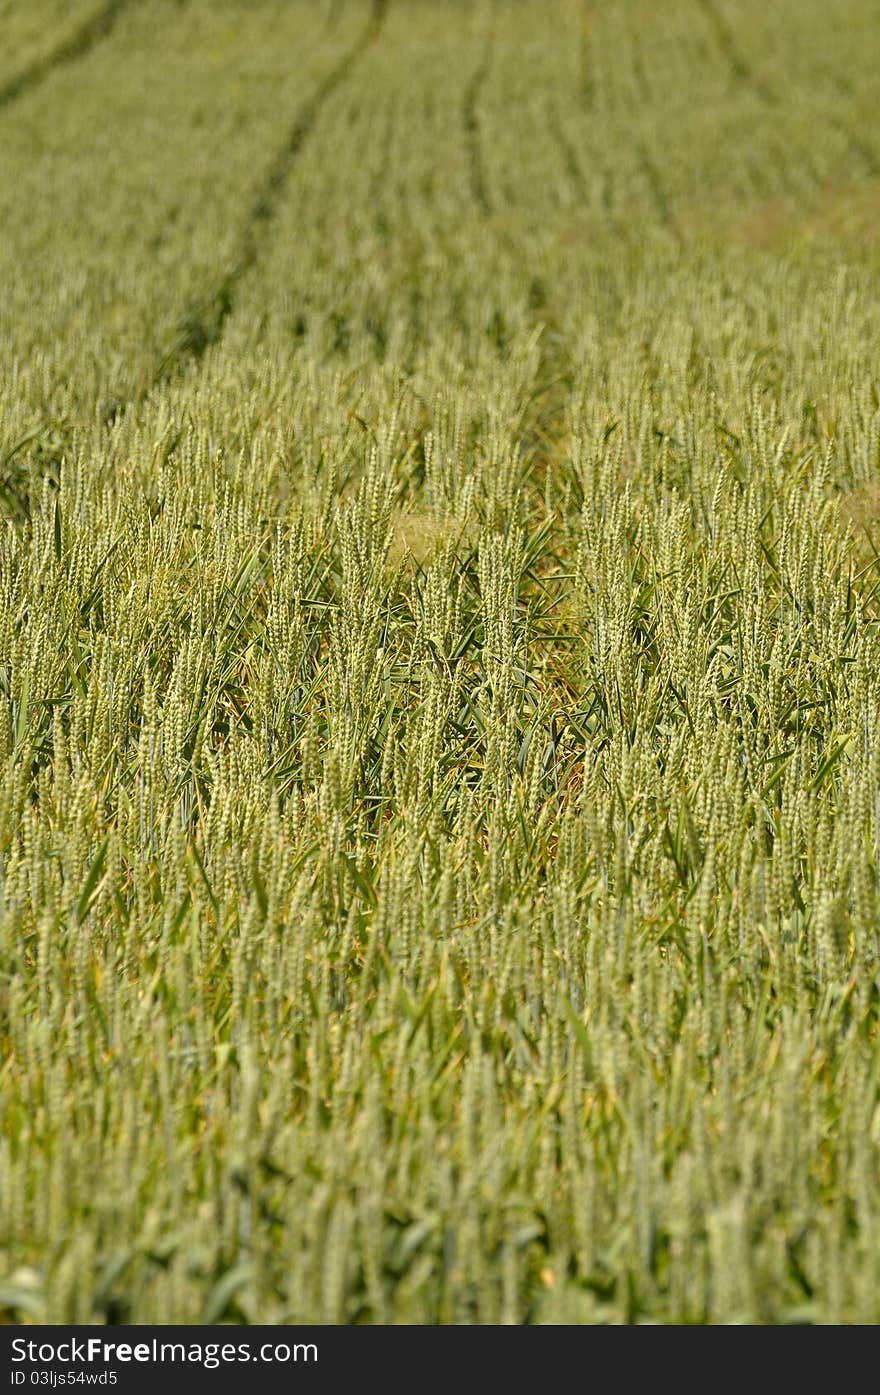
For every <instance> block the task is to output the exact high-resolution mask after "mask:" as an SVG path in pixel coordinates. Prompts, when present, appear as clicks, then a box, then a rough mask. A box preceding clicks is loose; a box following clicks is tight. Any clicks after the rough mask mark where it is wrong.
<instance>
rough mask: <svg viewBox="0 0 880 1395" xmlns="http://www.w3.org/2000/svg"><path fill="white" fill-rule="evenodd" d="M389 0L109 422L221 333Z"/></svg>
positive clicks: (334, 73)
mask: <svg viewBox="0 0 880 1395" xmlns="http://www.w3.org/2000/svg"><path fill="white" fill-rule="evenodd" d="M390 3H391V0H373V5H372V13H371V15H370V19H369V22H368V23H367V25H366V28H365V29H364V31H363V33H362V34H361V36H360V38H359V39H358V40H357V42H356V43H355V44H354V45H353V46H352V47H351V48H350V49H349V50H348V52H347V53H345V54H344V55H343V56H342V58H340V60H339V61H338V62H337V63H336V64H335V66H334V67H333V68H331V70H330V72H329V73H327V75H326V76H325V77H324V78H323V79H322V81H321V82H320V83H319V84H318V86H317V87H316V89H315V91H314V92H313V93H312V95H311V97H309V99H308V100H307V101H306V102H305V104H304V105H303V106H302V107H301V108H300V110H299V113H298V114H297V116H296V117H295V119H294V122H293V124H292V126H291V127H290V129H289V131H288V134H287V137H286V139H285V141H284V143H283V145H281V146H280V147H279V149H278V150H277V152H276V154H275V158H274V159H273V160H272V162H271V164H270V165H269V166H268V169H267V171H266V174H265V177H264V178H263V181H262V183H261V185H260V187H259V189H258V191H257V194H256V196H255V198H254V200H253V203H252V204H251V208H250V211H249V213H248V215H247V217H246V218H245V221H244V228H243V232H242V237H241V241H240V244H239V249H238V253H237V255H236V257H235V258H234V260H233V262H232V263H231V265H230V266H229V267H228V269H227V270H226V272H225V273H224V275H223V276H222V277H221V279H220V280H219V282H218V283H217V285H216V286H215V288H214V290H213V291H212V292H211V293H210V294H209V295H207V296H205V297H203V298H202V299H201V300H199V301H197V302H195V303H194V304H192V305H191V306H190V307H189V309H188V310H187V311H186V313H185V314H184V315H183V316H182V318H181V320H180V321H179V334H178V338H177V340H176V341H175V343H174V344H173V345H172V346H171V348H170V349H169V350H168V352H167V353H166V354H165V355H164V356H163V358H162V359H161V361H160V363H159V366H158V368H157V369H156V371H155V372H154V373H153V375H152V376H151V378H150V380H149V382H147V383H146V385H145V386H144V387H143V388H142V389H141V390H140V391H139V392H137V393H134V394H132V396H131V397H128V398H126V399H124V400H116V401H114V402H111V403H109V404H108V405H107V407H106V408H105V411H104V421H105V424H107V425H109V424H111V423H112V422H113V421H115V420H116V418H117V417H119V416H120V415H121V414H122V413H123V412H124V411H125V409H126V408H127V407H128V406H130V405H132V403H134V402H141V401H143V400H144V399H145V398H146V397H147V396H149V394H150V392H151V391H152V390H153V389H154V388H156V387H158V386H159V385H160V384H161V383H164V382H167V381H168V380H169V379H171V378H172V377H174V375H175V374H176V373H177V372H178V371H179V370H180V369H181V368H183V366H184V365H185V364H187V363H199V362H200V361H201V360H202V359H203V358H204V356H205V354H206V353H207V351H208V349H209V348H210V347H211V345H213V344H216V343H217V342H218V341H219V340H220V339H221V337H222V335H223V332H224V330H225V328H226V322H227V320H228V319H229V316H230V315H231V314H232V311H233V310H234V308H235V301H236V297H237V293H238V287H239V285H240V283H241V281H242V280H243V279H244V277H245V276H246V275H247V273H248V272H249V271H251V270H252V268H253V267H254V265H255V264H256V262H257V260H258V258H259V255H260V249H261V247H262V245H263V243H264V241H265V237H266V234H267V231H268V229H269V227H270V226H271V224H272V222H273V221H274V219H275V217H276V216H277V212H278V206H279V202H280V200H281V198H282V195H283V193H284V190H285V186H286V184H287V181H288V179H289V177H290V174H291V171H292V170H293V167H294V165H295V163H296V160H297V157H298V155H299V153H300V151H301V150H302V148H303V146H304V144H305V142H306V140H307V139H308V137H309V136H310V134H311V132H312V130H313V129H314V127H315V124H316V122H317V120H318V117H319V115H320V113H321V110H322V108H323V107H324V104H325V103H326V101H327V99H328V98H329V97H330V96H331V95H332V94H333V92H335V90H336V89H337V88H338V87H339V86H340V85H341V84H342V83H343V82H344V81H345V79H346V78H347V76H348V74H349V73H350V72H351V70H352V68H353V67H354V66H355V64H356V63H357V62H358V60H359V59H360V58H361V57H362V56H363V54H364V53H365V52H366V51H367V49H368V48H370V46H371V45H372V44H374V43H376V42H377V40H378V39H379V36H380V34H381V32H382V29H383V27H384V24H385V19H386V16H387V13H388V9H389V6H390Z"/></svg>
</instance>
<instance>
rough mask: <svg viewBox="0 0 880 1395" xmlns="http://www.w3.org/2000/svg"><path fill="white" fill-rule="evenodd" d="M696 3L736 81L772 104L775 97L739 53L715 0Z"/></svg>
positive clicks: (698, 0)
mask: <svg viewBox="0 0 880 1395" xmlns="http://www.w3.org/2000/svg"><path fill="white" fill-rule="evenodd" d="M697 4H698V5H699V7H700V9H701V10H702V11H703V14H704V15H705V16H706V19H707V20H708V22H709V24H710V26H711V28H712V29H713V30H714V33H715V38H716V40H717V43H718V47H719V48H720V50H721V52H722V53H723V54H724V57H725V58H726V59H727V64H728V67H729V68H730V71H731V72H732V74H733V76H734V78H735V79H736V81H737V82H740V83H743V84H744V85H745V86H748V87H751V89H752V91H753V92H754V93H756V95H757V96H758V97H760V99H761V101H762V102H766V104H767V105H768V106H774V105H775V103H776V97H775V96H774V94H773V92H771V90H770V88H769V87H768V86H767V84H766V83H765V82H763V81H762V80H761V78H759V77H756V76H755V73H754V71H753V69H752V66H751V64H750V63H749V62H747V60H746V59H745V58H744V57H743V55H742V53H740V51H739V48H738V47H737V44H736V40H735V39H734V36H733V34H732V32H731V30H730V26H729V25H728V23H727V20H726V19H725V18H724V15H723V14H722V13H721V11H720V10H719V8H718V4H717V0H697Z"/></svg>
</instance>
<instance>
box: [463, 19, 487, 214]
mask: <svg viewBox="0 0 880 1395" xmlns="http://www.w3.org/2000/svg"><path fill="white" fill-rule="evenodd" d="M491 61H492V34H491V30H490V33H489V35H488V36H487V38H486V43H485V47H484V49H483V56H482V57H481V59H480V61H479V63H478V65H477V67H476V68H475V69H474V73H473V76H472V77H471V80H470V82H469V83H468V85H467V88H466V89H465V94H464V103H463V106H462V123H463V125H464V132H465V140H466V142H467V151H468V164H469V167H470V185H471V193H472V194H473V198H474V202H475V204H476V205H477V207H478V208H479V210H480V212H481V213H482V214H483V216H484V217H486V218H488V217H489V215H490V214H491V212H492V200H491V199H490V197H489V188H488V184H487V181H486V161H485V156H484V154H483V139H482V131H481V122H480V113H479V101H480V89H481V88H482V86H483V84H484V83H485V81H486V78H487V77H488V75H489V65H490V64H491Z"/></svg>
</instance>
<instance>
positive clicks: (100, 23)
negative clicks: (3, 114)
mask: <svg viewBox="0 0 880 1395" xmlns="http://www.w3.org/2000/svg"><path fill="white" fill-rule="evenodd" d="M129 4H130V0H108V3H107V4H105V5H102V6H101V8H100V9H99V10H95V11H94V12H93V14H92V15H91V16H90V17H89V18H88V19H87V20H85V21H84V22H83V23H82V24H81V25H80V27H79V28H78V29H76V30H74V32H73V33H72V34H70V35H69V36H68V37H67V38H66V39H63V40H62V41H61V43H59V44H57V45H56V46H55V48H53V49H51V50H50V51H49V53H46V54H44V55H43V57H42V58H35V59H34V61H33V62H32V63H29V64H28V65H27V67H25V68H22V70H21V71H20V72H18V73H16V74H15V76H14V77H12V78H9V79H8V81H7V82H5V83H4V84H3V85H2V86H0V111H2V110H3V108H4V107H8V106H10V105H11V104H12V103H13V102H15V101H17V100H18V98H19V97H23V96H25V95H26V94H27V93H28V92H32V91H33V90H34V88H35V87H39V85H40V83H41V82H43V81H44V79H45V78H47V77H49V76H50V75H51V74H52V73H54V72H55V71H56V70H57V69H58V68H64V67H66V66H67V64H68V63H75V62H77V61H78V60H79V59H80V58H85V57H86V56H87V55H88V54H89V53H91V51H92V49H93V48H95V47H96V45H98V44H99V43H100V42H101V40H102V39H106V38H107V37H108V35H109V34H110V33H111V31H112V30H113V29H114V28H115V26H116V21H117V20H118V19H119V17H120V15H121V14H122V12H123V10H125V9H127V8H128V7H129Z"/></svg>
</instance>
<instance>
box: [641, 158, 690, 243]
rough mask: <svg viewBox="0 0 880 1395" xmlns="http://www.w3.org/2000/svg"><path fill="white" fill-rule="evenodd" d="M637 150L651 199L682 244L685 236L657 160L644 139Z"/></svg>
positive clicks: (671, 231)
mask: <svg viewBox="0 0 880 1395" xmlns="http://www.w3.org/2000/svg"><path fill="white" fill-rule="evenodd" d="M636 152H637V154H638V157H639V167H640V169H641V171H642V174H643V175H644V177H645V183H646V184H647V186H648V190H649V192H650V194H651V200H652V202H653V204H654V207H655V209H656V210H657V216H658V218H659V220H660V222H661V223H662V224H663V226H664V228H666V230H667V232H669V233H671V234H672V236H673V237H674V238H675V240H676V242H677V243H678V244H679V246H682V245H683V244H684V236H683V234H682V231H681V228H680V227H679V225H678V221H677V219H676V217H675V214H674V213H673V211H672V208H671V206H670V203H669V195H668V194H667V192H666V186H665V185H664V183H663V179H662V176H661V174H660V171H659V169H658V168H657V164H656V161H655V160H654V158H653V156H652V155H651V152H650V151H649V150H648V147H647V145H646V144H645V142H644V141H637V142H636Z"/></svg>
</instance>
